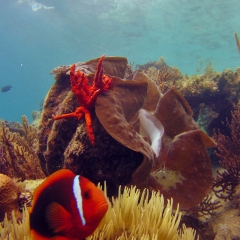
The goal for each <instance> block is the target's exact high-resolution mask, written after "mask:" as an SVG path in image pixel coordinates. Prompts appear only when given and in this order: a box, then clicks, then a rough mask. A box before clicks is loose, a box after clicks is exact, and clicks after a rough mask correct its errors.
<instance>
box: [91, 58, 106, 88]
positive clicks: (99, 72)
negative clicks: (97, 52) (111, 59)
mask: <svg viewBox="0 0 240 240" xmlns="http://www.w3.org/2000/svg"><path fill="white" fill-rule="evenodd" d="M104 57H105V55H102V56H101V57H100V58H99V61H98V65H97V71H96V74H95V76H94V80H93V86H94V87H96V88H99V85H100V84H101V80H102V74H103V68H102V61H103V58H104Z"/></svg>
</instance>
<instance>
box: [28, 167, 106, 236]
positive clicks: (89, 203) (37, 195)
mask: <svg viewBox="0 0 240 240" xmlns="http://www.w3.org/2000/svg"><path fill="white" fill-rule="evenodd" d="M107 209H108V203H107V200H106V198H105V196H104V194H103V192H102V191H101V190H100V189H99V188H97V187H96V186H95V185H94V184H93V183H92V182H91V181H90V180H88V179H87V178H85V177H82V176H79V175H75V174H74V173H73V172H71V171H70V170H67V169H62V170H59V171H57V172H55V173H53V174H52V175H50V176H49V177H48V178H46V180H44V182H43V183H42V184H40V185H39V186H38V187H37V188H36V189H35V191H34V193H33V205H32V208H31V210H30V229H31V235H32V237H33V240H49V239H52V240H53V239H54V240H82V239H85V238H86V237H87V236H89V235H91V234H92V233H93V232H94V230H95V229H96V228H97V226H98V224H99V223H100V221H101V219H102V218H103V216H104V215H105V213H106V211H107Z"/></svg>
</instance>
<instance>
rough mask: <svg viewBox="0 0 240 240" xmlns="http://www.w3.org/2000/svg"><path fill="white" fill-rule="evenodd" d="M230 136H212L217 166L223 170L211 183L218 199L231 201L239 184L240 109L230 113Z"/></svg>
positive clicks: (217, 134)
mask: <svg viewBox="0 0 240 240" xmlns="http://www.w3.org/2000/svg"><path fill="white" fill-rule="evenodd" d="M227 125H228V128H229V132H230V136H225V135H223V134H221V132H220V131H218V133H216V134H215V135H214V138H215V139H216V142H217V144H218V145H217V151H216V155H217V156H218V158H219V164H220V165H221V166H222V167H223V168H224V171H223V172H220V171H218V175H217V177H216V178H215V179H214V182H213V191H214V192H215V194H216V195H217V196H218V197H219V198H223V199H225V200H227V199H228V200H231V199H232V198H233V194H234V193H235V189H236V187H237V185H239V183H240V108H239V107H238V109H237V110H235V111H234V112H233V113H232V120H231V122H229V121H227Z"/></svg>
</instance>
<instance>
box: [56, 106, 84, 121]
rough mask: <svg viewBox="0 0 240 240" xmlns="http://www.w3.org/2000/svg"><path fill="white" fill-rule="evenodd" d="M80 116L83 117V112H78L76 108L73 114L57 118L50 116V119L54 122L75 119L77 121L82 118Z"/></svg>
mask: <svg viewBox="0 0 240 240" xmlns="http://www.w3.org/2000/svg"><path fill="white" fill-rule="evenodd" d="M82 116H83V112H81V111H78V108H77V109H76V111H75V112H72V113H66V114H61V115H59V116H55V115H52V118H53V119H54V120H60V119H64V118H77V119H78V120H80V119H81V118H82Z"/></svg>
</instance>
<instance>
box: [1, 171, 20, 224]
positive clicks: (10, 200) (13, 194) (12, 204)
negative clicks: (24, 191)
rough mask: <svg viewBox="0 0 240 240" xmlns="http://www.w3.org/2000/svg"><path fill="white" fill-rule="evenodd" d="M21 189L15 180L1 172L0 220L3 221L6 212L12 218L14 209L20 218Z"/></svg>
mask: <svg viewBox="0 0 240 240" xmlns="http://www.w3.org/2000/svg"><path fill="white" fill-rule="evenodd" d="M19 195H20V190H19V188H18V187H17V186H16V184H15V182H14V181H13V180H12V179H11V178H10V177H8V176H6V175H4V174H0V221H3V219H4V217H5V213H6V214H7V216H8V219H11V216H12V215H11V214H12V211H13V210H14V211H15V214H16V217H17V218H19V217H20V216H21V213H20V212H19V211H18V197H19Z"/></svg>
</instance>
